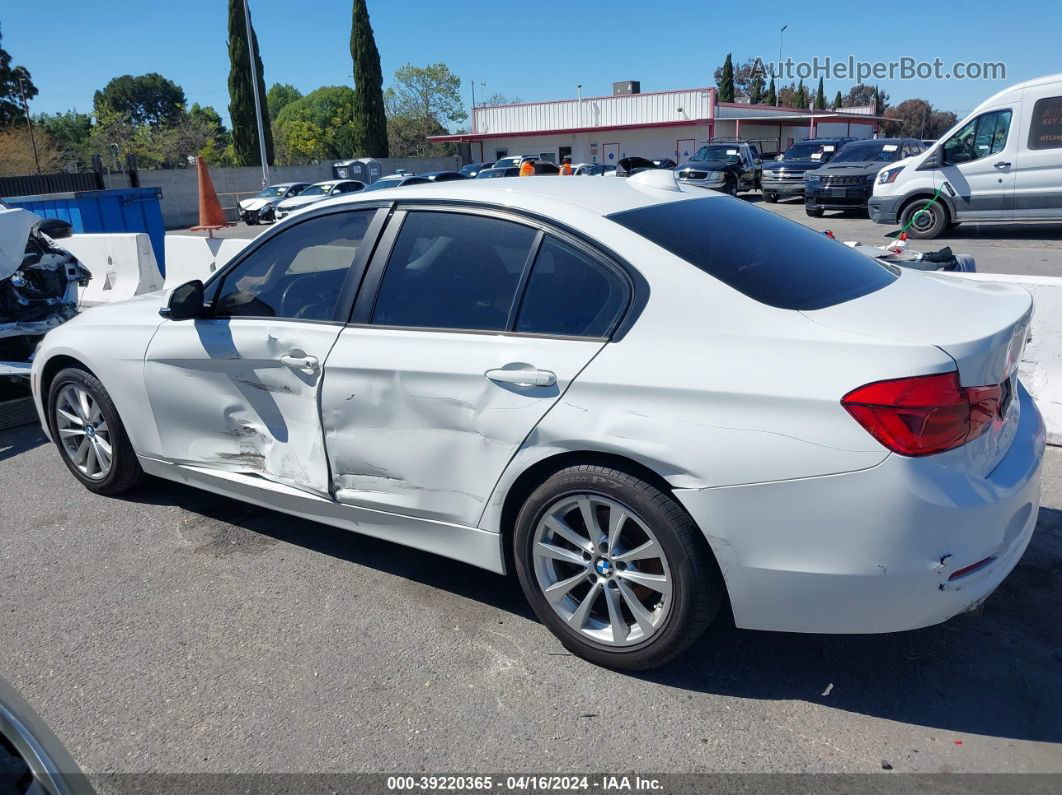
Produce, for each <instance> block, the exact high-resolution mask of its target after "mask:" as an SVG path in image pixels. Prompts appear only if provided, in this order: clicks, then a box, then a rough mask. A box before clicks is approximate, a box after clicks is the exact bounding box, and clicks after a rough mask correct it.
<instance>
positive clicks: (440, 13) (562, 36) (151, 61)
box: [0, 0, 1062, 117]
mask: <svg viewBox="0 0 1062 795" xmlns="http://www.w3.org/2000/svg"><path fill="white" fill-rule="evenodd" d="M3 5H4V9H3V10H2V11H0V25H2V32H3V46H4V48H5V49H7V50H8V52H10V53H11V54H12V56H13V58H14V62H15V63H16V64H22V65H24V66H26V67H27V68H28V69H29V70H30V72H31V73H32V75H33V79H34V82H35V83H36V85H37V87H38V88H39V89H40V92H41V93H40V96H38V97H37V99H36V100H35V101H34V102H33V104H32V110H33V112H56V111H63V110H67V109H70V108H74V107H76V108H77V109H78V110H81V111H84V112H88V111H91V108H92V94H93V92H94V91H95V90H96V89H98V88H100V87H102V86H103V85H104V84H105V83H106V82H107V81H108V80H109V79H110V78H112V77H114V76H116V75H120V74H125V73H130V74H141V73H144V72H160V73H162V74H163V75H165V76H166V77H168V78H170V79H171V80H174V81H176V82H177V83H178V84H180V85H181V86H182V87H183V88H184V90H185V93H186V94H187V96H188V100H189V102H199V103H201V104H206V105H213V106H214V107H215V108H217V110H218V111H219V112H220V113H221V114H222V115H223V116H226V117H227V106H228V91H227V88H226V80H227V76H228V68H229V64H228V54H227V51H226V43H225V39H226V18H227V17H226V14H227V11H226V9H227V2H226V0H178V2H176V3H156V2H146V1H145V0H50V1H49V2H47V3H40V4H31V3H26V2H19V1H18V0H5V2H4V3H3ZM250 5H251V10H252V18H253V20H254V23H255V28H256V31H257V33H258V38H259V42H260V44H261V48H262V58H263V61H264V62H265V75H266V83H267V85H271V84H272V83H274V82H285V83H293V84H294V85H295V86H296V87H298V88H299V89H300V90H302V91H303V92H306V91H310V90H312V89H314V88H316V87H318V86H321V85H335V84H344V83H346V84H349V83H350V81H351V77H350V74H351V71H352V69H351V62H350V53H349V36H350V18H351V0H250ZM149 8H153V9H165V10H164V11H163V13H156V14H155V15H151V14H149V12H148V10H147V9H149ZM369 13H370V15H371V18H372V23H373V28H374V30H375V33H376V42H377V45H378V46H379V48H380V53H381V58H382V63H383V70H384V75H385V80H389V79H390V77H391V75H392V74H393V73H394V70H395V69H396V68H397V67H399V66H401V65H402V64H403V63H406V62H407V61H408V62H412V63H414V64H418V65H419V64H426V63H431V62H434V61H443V62H444V63H446V64H448V65H449V66H450V67H451V68H452V69H453V70H454V71H455V72H456V73H457V74H459V75H461V77H462V78H463V80H464V90H465V95H466V102H467V101H468V91H469V81H470V80H471V79H473V78H474V79H475V81H476V92H477V96H480V95H481V92H485V93H487V94H490V93H494V92H499V93H502V94H505V95H508V96H518V97H520V98H522V99H523V100H525V101H529V100H548V99H560V98H566V97H573V96H575V92H576V89H575V86H576V84H578V83H582V85H583V94H584V96H593V95H599V94H607V93H609V92H610V90H611V89H610V86H611V83H612V82H613V81H616V80H640V81H641V83H642V90H643V91H660V90H666V89H672V88H692V87H698V86H706V85H711V84H713V82H714V81H713V77H712V74H713V71H714V70H715V67H716V66H717V65H718V64H720V63H721V62H722V60H723V58H724V57H725V56H726V53H727V51H732V52H733V53H734V58H735V60H736V61H744V60H745V59H746V58H750V57H754V56H760V57H763V58H765V59H775V58H776V57H777V52H778V29H779V27H781V26H782V25H785V24H787V25H788V26H789V27H788V30H786V32H785V35H784V41H783V57H792V58H793V59H794V60H810V59H811V58H812V57H813V56H819V58H820V59H821V58H823V57H825V56H831V57H832V58H834V59H835V60H839V59H843V58H847V56H848V55H849V54H851V55H854V56H855V57H857V58H859V59H862V60H867V61H878V60H892V59H896V58H897V57H898V56H901V55H910V56H913V57H915V58H917V59H919V60H932V59H933V58H935V57H939V58H941V59H942V60H943V61H944V62H945V64H947V65H949V66H950V64H951V63H952V62H954V61H1002V62H1004V63H1005V64H1006V65H1007V78H1006V80H1003V81H989V80H964V81H955V80H951V81H941V80H912V81H899V80H895V81H889V80H885V81H881V85H882V87H883V88H884V89H885V90H886V91H888V92H889V93H890V94H891V96H892V99H893V101H897V100H900V99H904V98H908V97H913V96H920V97H924V98H926V99H928V100H929V101H930V102H932V103H933V105H934V106H936V107H940V108H943V109H946V110H953V111H956V112H957V113H959V114H960V115H962V113H963V112H965V111H968V110H970V109H972V108H973V107H974V106H975V105H977V103H978V102H980V101H981V100H982V99H984V98H985V97H987V96H988V95H989V94H991V93H993V92H994V91H997V90H999V89H1000V88H1003V87H1005V86H1006V85H1009V84H1012V83H1016V82H1018V81H1020V80H1023V79H1027V78H1030V77H1036V76H1038V75H1042V74H1046V73H1049V72H1052V71H1059V70H1060V69H1062V66H1060V63H1062V62H1060V61H1059V59H1058V49H1059V46H1060V41H1059V31H1062V3H1059V2H1058V0H1042V1H1041V2H1027V0H1012V1H1011V2H1006V3H1000V2H998V1H997V2H984V1H983V0H959V1H957V0H935V2H932V1H931V2H921V3H902V2H899V3H898V2H889V3H883V2H849V3H838V2H836V0H834V2H830V3H822V4H819V3H813V2H808V1H807V0H803V1H802V2H773V1H771V0H759V1H758V2H754V3H752V4H746V3H727V4H723V3H711V4H709V3H695V2H687V3H661V4H659V5H656V4H649V3H645V2H644V1H643V2H628V0H612V2H609V3H596V2H595V3H579V2H572V0H567V1H566V2H560V1H559V0H539V2H537V3H532V4H530V5H528V4H526V3H519V4H517V3H508V2H505V0H494V1H493V2H486V1H485V0H452V1H451V2H441V1H440V0H430V1H429V0H369ZM526 20H538V21H537V22H533V23H531V24H529V25H527V26H525V27H524V28H523V29H522V30H521V21H526ZM748 20H754V21H755V24H748ZM852 82H854V81H849V80H845V81H834V80H829V79H827V81H826V93H827V96H828V97H832V96H833V94H834V93H835V92H836V91H837V90H841V91H845V90H847V88H848V86H849V85H850V84H851V83H852ZM480 83H486V86H485V87H483V86H481V85H480Z"/></svg>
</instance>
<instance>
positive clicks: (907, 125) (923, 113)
mask: <svg viewBox="0 0 1062 795" xmlns="http://www.w3.org/2000/svg"><path fill="white" fill-rule="evenodd" d="M884 115H885V116H887V117H888V120H887V121H884V122H882V123H881V130H882V132H884V133H885V134H886V135H889V136H903V137H911V138H939V137H940V136H941V135H943V134H944V133H945V132H947V131H948V130H949V129H950V128H951V127H952V126H953V125H954V124H955V122H956V121H957V118H956V116H955V114H954V113H952V112H951V111H940V110H934V109H933V106H932V105H931V104H929V102H928V101H927V100H924V99H905V100H904V101H903V102H901V103H900V104H899V105H896V106H894V107H890V108H887V109H886V110H885V113H884Z"/></svg>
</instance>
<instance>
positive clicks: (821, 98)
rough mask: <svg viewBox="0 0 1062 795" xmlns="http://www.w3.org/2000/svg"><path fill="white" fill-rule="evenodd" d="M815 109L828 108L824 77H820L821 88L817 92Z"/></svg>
mask: <svg viewBox="0 0 1062 795" xmlns="http://www.w3.org/2000/svg"><path fill="white" fill-rule="evenodd" d="M815 110H826V92H825V91H824V90H823V86H822V78H821V77H820V78H819V88H818V90H817V91H816V92H815Z"/></svg>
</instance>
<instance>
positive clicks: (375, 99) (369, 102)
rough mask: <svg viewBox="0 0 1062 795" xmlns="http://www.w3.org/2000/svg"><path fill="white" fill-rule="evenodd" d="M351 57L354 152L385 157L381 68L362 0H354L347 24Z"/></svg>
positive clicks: (367, 10)
mask: <svg viewBox="0 0 1062 795" xmlns="http://www.w3.org/2000/svg"><path fill="white" fill-rule="evenodd" d="M350 57H351V59H352V60H353V62H354V130H353V150H352V153H353V154H358V155H361V156H363V157H387V155H388V144H387V113H386V108H385V105H384V95H383V70H382V69H381V68H380V51H379V50H378V49H376V40H375V39H374V38H373V34H372V25H371V24H370V23H369V9H368V8H367V7H366V5H365V0H354V10H353V19H352V21H351V26H350Z"/></svg>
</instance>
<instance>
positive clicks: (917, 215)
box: [900, 199, 948, 240]
mask: <svg viewBox="0 0 1062 795" xmlns="http://www.w3.org/2000/svg"><path fill="white" fill-rule="evenodd" d="M947 225H948V211H947V210H946V209H945V208H944V205H943V204H941V203H940V202H939V201H933V202H927V200H926V199H915V200H914V201H912V202H911V203H909V204H908V205H907V206H906V207H904V208H903V212H902V213H900V227H901V228H904V227H906V229H907V236H908V237H911V238H914V239H916V240H931V239H933V238H934V237H937V236H938V235H939V234H940V233H941V232H943V231H944V228H945V227H946V226H947Z"/></svg>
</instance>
